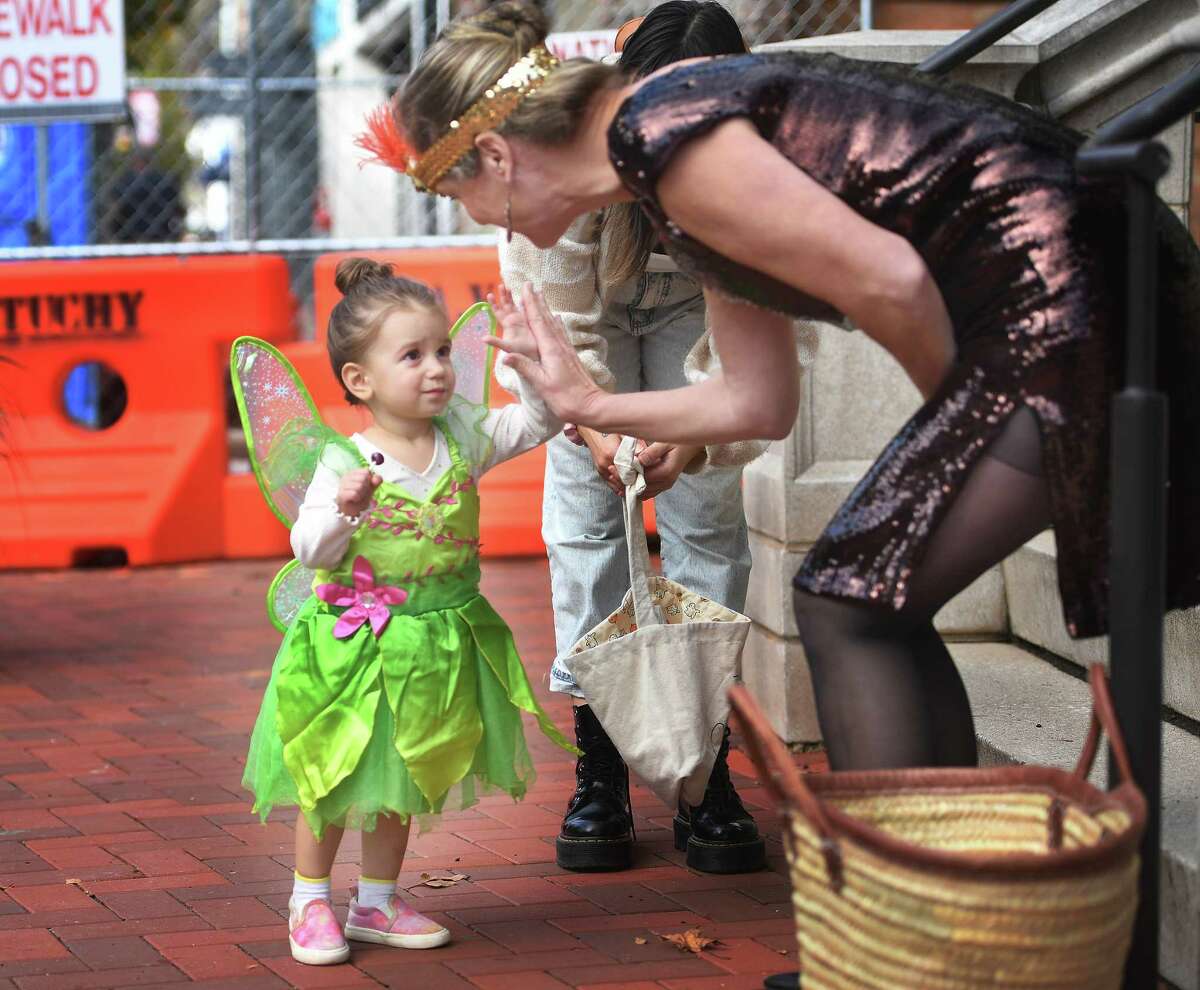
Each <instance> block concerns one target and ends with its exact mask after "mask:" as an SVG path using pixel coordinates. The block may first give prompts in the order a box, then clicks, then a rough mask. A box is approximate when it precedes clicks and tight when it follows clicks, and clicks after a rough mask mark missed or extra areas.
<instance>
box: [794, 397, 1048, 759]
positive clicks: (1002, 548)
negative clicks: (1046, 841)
mask: <svg viewBox="0 0 1200 990" xmlns="http://www.w3.org/2000/svg"><path fill="white" fill-rule="evenodd" d="M1049 523H1050V504H1049V496H1048V493H1047V488H1046V480H1045V478H1044V476H1043V474H1042V467H1041V441H1040V438H1039V435H1038V426H1037V420H1036V419H1035V417H1034V415H1033V413H1032V412H1030V411H1029V410H1028V409H1023V410H1021V411H1020V412H1018V413H1016V414H1014V415H1013V417H1012V418H1011V419H1010V420H1009V422H1008V425H1007V426H1006V427H1005V429H1004V432H1003V433H1001V435H1000V437H999V438H998V439H997V440H996V441H995V442H994V443H992V445H991V446H990V447H989V448H988V449H987V451H986V452H985V454H984V456H983V457H982V458H981V459H980V461H979V463H978V464H977V465H976V467H975V468H974V470H973V471H972V472H971V475H970V477H969V478H968V479H967V482H966V484H965V485H964V486H963V489H962V491H961V492H960V493H959V495H958V497H957V498H956V499H955V501H954V504H953V505H952V506H951V507H950V510H949V511H948V512H947V513H946V516H945V518H944V519H943V521H942V523H941V524H940V525H939V526H938V528H937V530H936V531H935V532H934V534H933V536H932V537H931V538H930V541H929V544H928V546H927V548H926V550H925V554H924V556H923V558H922V560H921V562H920V564H919V566H918V567H916V568H915V569H914V570H913V573H912V575H911V576H910V578H909V582H908V595H907V598H906V600H905V604H904V607H903V608H902V609H900V610H899V611H893V610H891V609H888V608H880V607H879V606H877V605H875V606H873V605H866V604H863V603H860V602H857V601H851V600H848V599H841V598H826V597H822V596H818V595H811V594H808V593H806V592H800V591H798V592H796V621H797V623H798V624H799V627H800V635H801V638H802V640H803V642H804V650H805V653H806V654H807V656H808V663H809V668H810V670H811V671H812V679H813V689H814V691H815V693H816V700H817V714H818V716H819V718H820V721H821V729H822V732H823V734H824V736H825V743H826V746H827V748H828V751H829V763H830V766H831V767H832V768H833V769H834V770H867V769H879V768H884V767H917V766H968V765H973V764H974V763H975V761H976V752H975V726H974V722H973V721H972V719H971V707H970V704H969V703H968V701H967V692H966V689H965V688H964V687H963V683H962V678H961V677H959V674H958V670H957V668H956V667H955V666H954V661H953V660H952V659H951V658H950V654H949V652H948V651H947V650H946V647H945V645H944V644H943V643H942V640H941V637H940V636H938V634H937V633H936V632H935V631H934V628H933V617H934V615H935V614H936V613H937V611H938V609H940V608H941V607H942V606H943V605H944V604H945V603H946V602H947V601H949V600H950V599H951V598H952V597H953V596H954V595H956V594H957V593H958V592H960V591H961V590H962V589H963V588H965V587H966V586H967V585H968V584H970V583H971V582H972V581H974V580H975V578H977V577H979V575H981V574H982V573H983V572H984V571H986V570H987V569H988V568H989V567H991V566H992V565H993V564H996V563H998V562H999V561H1001V560H1003V559H1004V558H1005V557H1007V556H1008V555H1009V554H1010V553H1012V552H1013V551H1014V550H1016V549H1017V548H1018V547H1020V546H1021V545H1022V544H1023V543H1024V542H1025V541H1026V540H1028V539H1030V538H1031V537H1033V536H1034V535H1036V534H1037V533H1039V532H1041V531H1042V530H1043V529H1045V528H1046V526H1048V525H1049Z"/></svg>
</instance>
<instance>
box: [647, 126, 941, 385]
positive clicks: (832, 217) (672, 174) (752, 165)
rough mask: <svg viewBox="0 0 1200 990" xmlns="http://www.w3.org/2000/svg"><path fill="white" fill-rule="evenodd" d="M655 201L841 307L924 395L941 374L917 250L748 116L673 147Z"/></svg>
mask: <svg viewBox="0 0 1200 990" xmlns="http://www.w3.org/2000/svg"><path fill="white" fill-rule="evenodd" d="M658 197H659V201H660V202H661V204H662V206H663V209H664V210H665V211H666V213H667V215H668V216H669V217H670V218H671V219H672V220H673V221H674V222H675V223H677V224H678V225H679V226H680V227H681V228H682V229H683V230H684V231H686V232H687V233H688V234H689V235H691V236H692V237H693V238H695V239H696V240H697V241H700V242H701V243H702V244H705V245H706V246H708V247H709V248H712V249H713V250H714V251H718V252H720V253H721V254H723V255H725V256H726V257H728V258H730V259H732V260H734V261H737V262H739V263H741V264H743V265H746V266H748V267H750V268H755V269H758V270H759V271H761V272H763V273H765V274H767V275H770V276H772V277H773V278H775V279H778V280H779V281H781V282H784V283H786V284H788V285H791V286H794V287H795V288H797V289H799V290H800V291H802V292H804V293H807V294H808V295H810V296H814V297H816V298H818V299H823V300H825V301H826V302H828V303H830V304H831V305H833V306H834V307H836V308H837V309H838V310H840V311H841V312H842V313H845V314H846V316H848V317H849V318H850V319H851V320H853V321H854V323H855V324H857V325H858V326H859V327H861V328H862V329H863V331H864V332H865V333H866V334H867V335H868V336H870V337H871V338H872V339H873V340H875V341H876V342H877V343H879V344H881V345H882V346H883V347H885V348H887V350H889V351H890V352H891V353H892V354H893V356H894V357H895V358H896V360H897V361H899V362H900V364H901V366H902V367H903V368H904V369H905V371H906V372H907V373H908V375H909V377H910V378H911V379H912V380H913V382H914V383H915V384H916V385H917V387H918V388H919V389H920V390H921V392H922V394H923V395H925V396H926V397H928V396H929V395H930V394H931V393H932V392H933V391H934V389H935V388H936V387H937V386H938V384H939V383H940V382H941V381H942V379H943V378H944V376H945V374H946V372H947V371H948V370H949V367H950V364H951V363H952V361H953V359H954V336H953V329H952V327H951V324H950V316H949V314H948V312H947V311H946V306H945V303H944V302H943V300H942V297H941V293H940V292H939V291H938V288H937V286H936V284H935V283H934V281H933V278H932V276H931V275H930V274H929V270H928V268H926V266H925V263H924V261H923V260H922V259H921V257H920V255H919V254H918V253H917V251H916V250H915V249H914V248H913V247H912V245H910V244H909V243H908V242H907V241H906V240H904V238H902V237H900V236H899V235H897V234H893V233H892V232H891V231H888V230H885V229H884V228H882V227H879V226H877V225H876V224H873V223H871V222H870V221H868V220H866V219H865V218H863V217H862V216H860V215H859V214H858V213H856V212H855V211H854V210H853V209H851V208H850V207H849V206H848V205H846V204H845V203H843V202H842V201H841V200H840V199H839V198H838V197H837V196H835V195H834V194H833V193H831V192H829V191H828V190H827V189H825V188H824V187H823V186H821V185H820V184H819V183H817V182H816V181H814V180H813V179H812V178H810V177H809V176H808V175H807V174H805V172H803V171H802V170H801V169H799V168H797V167H796V166H795V165H793V164H792V163H791V162H790V161H788V160H787V159H786V158H785V157H784V156H783V155H782V154H780V153H779V152H778V151H777V150H776V149H775V148H774V147H772V145H771V144H770V143H769V142H767V141H765V140H764V139H763V138H762V137H761V136H760V135H759V133H758V131H757V130H755V128H754V127H753V125H752V124H750V122H749V121H746V120H741V119H738V120H730V121H727V122H725V123H723V124H721V125H720V126H718V127H716V128H714V129H713V131H711V132H710V133H709V134H706V135H704V136H702V137H698V138H696V139H695V140H693V141H690V142H688V143H687V144H686V145H685V146H684V147H683V148H681V149H680V150H679V151H678V152H676V154H675V155H674V156H673V158H672V159H671V163H670V165H669V166H668V168H667V171H666V172H665V173H664V175H663V177H662V179H661V180H660V181H659V183H658ZM730 346H736V345H734V343H733V341H730V342H729V343H728V344H726V345H725V347H722V348H720V352H721V355H722V358H724V357H725V355H726V354H727V353H728V350H727V348H728V347H730Z"/></svg>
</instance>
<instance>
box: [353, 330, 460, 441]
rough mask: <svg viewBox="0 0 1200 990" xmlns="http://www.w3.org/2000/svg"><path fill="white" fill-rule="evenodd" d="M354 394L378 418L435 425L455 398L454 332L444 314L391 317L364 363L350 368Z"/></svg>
mask: <svg viewBox="0 0 1200 990" xmlns="http://www.w3.org/2000/svg"><path fill="white" fill-rule="evenodd" d="M348 369H352V370H350V371H349V378H350V381H349V382H347V385H348V387H349V388H350V391H351V392H352V393H353V394H355V395H356V396H358V397H359V398H360V399H362V401H363V402H365V403H366V404H367V406H368V407H370V408H371V410H372V411H373V412H374V411H375V410H377V409H378V410H381V411H383V412H385V413H387V414H388V415H390V416H394V417H396V418H398V419H432V418H433V417H434V416H437V415H439V414H441V413H442V412H444V411H445V409H446V406H447V405H449V403H450V397H451V396H452V395H453V394H454V365H453V364H451V362H450V330H449V327H448V326H447V325H446V316H445V314H444V313H442V312H441V311H440V310H433V309H428V308H426V307H424V306H421V307H416V308H413V309H403V308H401V309H395V310H393V311H392V312H391V313H389V314H388V316H387V318H386V319H385V320H384V322H383V325H382V326H381V327H380V328H379V333H378V334H377V335H376V337H375V340H374V341H373V342H372V344H371V347H370V349H369V350H368V351H367V353H366V354H365V355H364V357H363V360H362V361H361V362H358V363H357V364H348V365H346V366H345V368H344V369H343V372H342V374H343V378H346V377H347V370H348Z"/></svg>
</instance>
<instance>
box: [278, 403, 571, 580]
mask: <svg viewBox="0 0 1200 990" xmlns="http://www.w3.org/2000/svg"><path fill="white" fill-rule="evenodd" d="M517 388H518V390H519V393H520V396H521V401H520V402H511V403H509V404H508V405H506V406H501V407H500V408H499V409H491V410H489V411H488V413H487V415H486V416H485V417H484V419H483V421H482V424H481V425H482V429H483V432H484V433H485V434H487V436H488V437H489V438H490V440H491V443H490V450H488V451H487V452H486V453H485V454H484V456H482V457H480V458H478V459H476V458H472V457H468V458H467V460H468V462H469V463H470V464H471V465H472V469H473V470H472V474H473V476H474V478H475V480H476V481H478V480H479V478H480V476H482V475H483V474H484V473H486V472H487V471H489V470H490V469H491V468H493V467H495V466H496V465H497V464H500V463H502V462H503V461H507V460H509V459H510V458H513V457H516V456H517V455H518V454H523V453H525V451H527V450H532V449H533V448H534V447H536V446H537V445H538V444H541V443H545V442H546V441H547V440H548V439H550V437H552V436H554V434H556V433H557V432H558V431H559V430H560V429H562V423H561V422H560V421H559V420H557V419H556V418H555V417H554V414H553V413H551V412H550V410H549V409H547V408H546V406H545V404H544V403H543V402H542V400H541V399H540V398H539V397H538V396H537V394H536V393H534V392H533V390H532V389H527V388H524V387H522V386H519V385H518V386H517ZM350 439H351V440H352V441H353V442H354V445H355V446H356V447H358V449H359V452H360V453H361V454H362V455H363V457H364V458H365V459H366V460H367V462H368V463H370V462H371V455H372V454H381V455H382V456H383V463H382V464H375V465H372V470H373V471H374V473H375V474H377V475H379V476H380V477H381V478H382V479H383V480H384V481H389V482H392V483H394V484H398V485H400V486H401V487H402V488H403V489H404V490H405V491H406V492H408V493H409V494H410V495H412V496H413V497H414V498H417V499H423V498H425V497H426V496H427V495H428V494H429V493H430V492H431V491H432V490H433V487H434V486H435V485H436V484H437V483H438V482H439V481H440V480H441V478H442V476H443V475H444V474H445V473H446V472H447V471H449V470H450V468H451V466H452V462H451V460H450V448H449V446H448V445H447V443H446V438H445V436H443V435H442V432H441V430H440V429H438V428H437V427H436V426H435V427H434V451H433V457H432V459H431V460H430V461H429V464H427V465H426V466H425V469H424V470H422V471H414V470H413V469H412V468H410V467H407V466H405V465H404V464H401V463H400V462H399V461H398V460H396V459H395V458H394V457H392V456H390V455H389V454H388V453H387V452H386V451H383V450H380V449H379V448H378V447H376V446H375V445H374V444H373V443H371V441H370V440H368V439H367V438H366V437H364V436H363V435H362V434H360V433H355V434H353V435H352V436H351V437H350ZM454 439H455V442H457V443H459V444H460V446H465V445H467V444H470V443H471V442H472V441H473V440H474V439H475V438H473V437H459V436H457V435H456V436H455V438H454ZM340 483H341V477H340V476H339V475H338V474H337V473H336V472H335V471H334V470H333V469H332V468H329V467H326V466H325V465H324V464H319V465H318V466H317V470H316V472H315V473H314V475H313V480H312V482H311V483H310V484H309V486H308V491H306V492H305V493H304V502H303V504H302V505H301V506H300V514H299V516H298V517H297V519H296V522H295V524H294V525H293V526H292V552H293V553H294V554H295V555H296V559H297V560H299V561H300V563H301V564H303V565H304V566H305V567H309V568H313V569H316V568H329V569H331V568H334V567H337V566H338V565H339V564H340V563H341V562H342V559H343V558H344V557H345V556H346V548H347V547H348V546H349V545H350V537H351V536H353V535H354V531H355V530H356V529H357V528H358V526H359V525H360V524H361V519H360V520H357V521H356V520H351V519H349V518H347V517H346V516H343V515H341V514H340V513H339V512H338V506H337V492H338V487H339V485H340Z"/></svg>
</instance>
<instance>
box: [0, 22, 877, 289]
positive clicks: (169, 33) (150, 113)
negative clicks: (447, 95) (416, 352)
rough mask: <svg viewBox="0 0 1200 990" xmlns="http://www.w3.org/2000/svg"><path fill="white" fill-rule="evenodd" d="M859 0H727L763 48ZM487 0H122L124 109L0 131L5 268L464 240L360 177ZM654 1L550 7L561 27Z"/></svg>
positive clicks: (441, 208) (305, 253) (449, 220)
mask: <svg viewBox="0 0 1200 990" xmlns="http://www.w3.org/2000/svg"><path fill="white" fill-rule="evenodd" d="M860 2H862V0H727V3H726V5H727V6H728V7H729V9H730V11H731V12H732V13H733V14H734V15H735V17H737V19H738V21H739V23H740V24H741V25H742V27H743V30H744V33H745V34H746V37H747V38H748V39H749V40H750V41H751V43H752V44H756V45H757V44H761V43H764V42H770V41H781V40H785V39H790V38H798V37H805V36H809V35H816V34H828V33H833V32H838V31H846V30H852V29H855V28H857V26H858V24H859V15H860V10H859V4H860ZM484 5H485V2H484V0H125V21H126V37H127V45H126V47H127V61H128V75H129V97H128V115H127V118H126V120H124V121H123V122H119V123H114V124H84V123H56V124H50V125H41V126H38V125H28V124H11V125H0V257H3V258H20V257H46V256H49V257H66V256H74V257H79V256H85V257H86V256H101V255H117V254H146V253H168V252H169V253H177V252H181V251H182V252H197V253H200V252H210V251H244V250H269V251H276V252H282V253H285V254H287V255H288V256H289V257H291V258H293V259H294V260H295V265H294V269H295V275H296V277H295V280H294V281H295V285H296V289H297V291H298V294H299V295H300V296H301V297H302V298H306V297H307V296H308V294H309V291H310V290H309V288H308V287H307V286H306V284H305V282H306V279H307V271H308V268H309V265H310V263H311V258H312V257H313V256H315V255H316V254H318V253H321V252H324V251H328V250H337V249H344V248H345V249H351V248H352V249H361V250H368V249H370V248H371V247H383V246H393V247H396V246H404V245H406V244H409V243H412V242H411V240H410V239H412V238H418V239H420V243H422V244H425V245H431V244H435V243H439V242H441V241H442V240H443V239H444V238H451V239H453V240H454V242H456V243H467V241H465V240H464V238H466V237H471V236H472V235H474V238H479V237H482V236H483V232H480V231H479V230H478V229H476V228H473V227H472V225H471V224H470V221H469V220H468V219H467V218H466V217H465V216H464V215H463V214H462V213H461V212H460V211H459V210H458V209H457V207H456V206H455V205H454V204H453V203H451V202H449V201H446V200H441V199H436V198H434V197H425V196H419V195H416V194H414V193H413V192H412V190H411V188H410V187H409V185H408V183H407V182H405V181H403V180H402V179H400V178H398V177H397V176H395V175H393V174H389V173H388V172H387V171H386V170H384V169H360V168H359V164H358V156H359V154H360V153H359V152H358V150H357V149H356V148H355V147H354V145H353V137H354V134H355V133H356V132H357V131H358V130H359V129H360V128H361V124H362V120H363V117H364V115H365V113H366V112H367V111H368V110H369V109H371V108H372V107H374V106H376V105H377V104H378V103H380V102H381V101H382V100H383V99H384V98H385V97H386V95H387V94H388V93H390V92H391V91H392V90H394V89H395V87H396V85H397V84H398V83H399V82H400V81H401V80H402V79H403V75H404V73H405V72H407V71H408V70H409V68H410V66H411V65H412V64H413V63H414V62H415V61H416V60H417V59H419V58H420V55H421V53H422V51H423V50H424V48H425V47H426V46H427V45H428V44H429V43H430V42H431V41H432V40H433V38H434V37H435V36H436V34H437V32H438V30H439V29H440V28H441V26H442V25H443V24H445V23H446V22H447V21H448V20H449V19H450V18H452V17H455V16H458V15H460V14H465V13H471V12H474V11H476V10H478V9H480V8H481V7H483V6H484ZM654 5H655V4H654V3H652V2H650V3H648V2H646V0H546V2H545V3H544V6H545V8H546V10H547V13H548V14H549V15H550V18H551V22H552V25H553V29H554V30H555V31H556V32H583V31H599V30H611V29H615V28H616V27H617V26H619V25H620V24H621V23H622V22H624V21H625V20H627V19H628V18H630V17H634V16H637V15H639V14H644V13H645V12H646V11H647V10H648V9H649V8H650V7H652V6H654Z"/></svg>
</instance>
